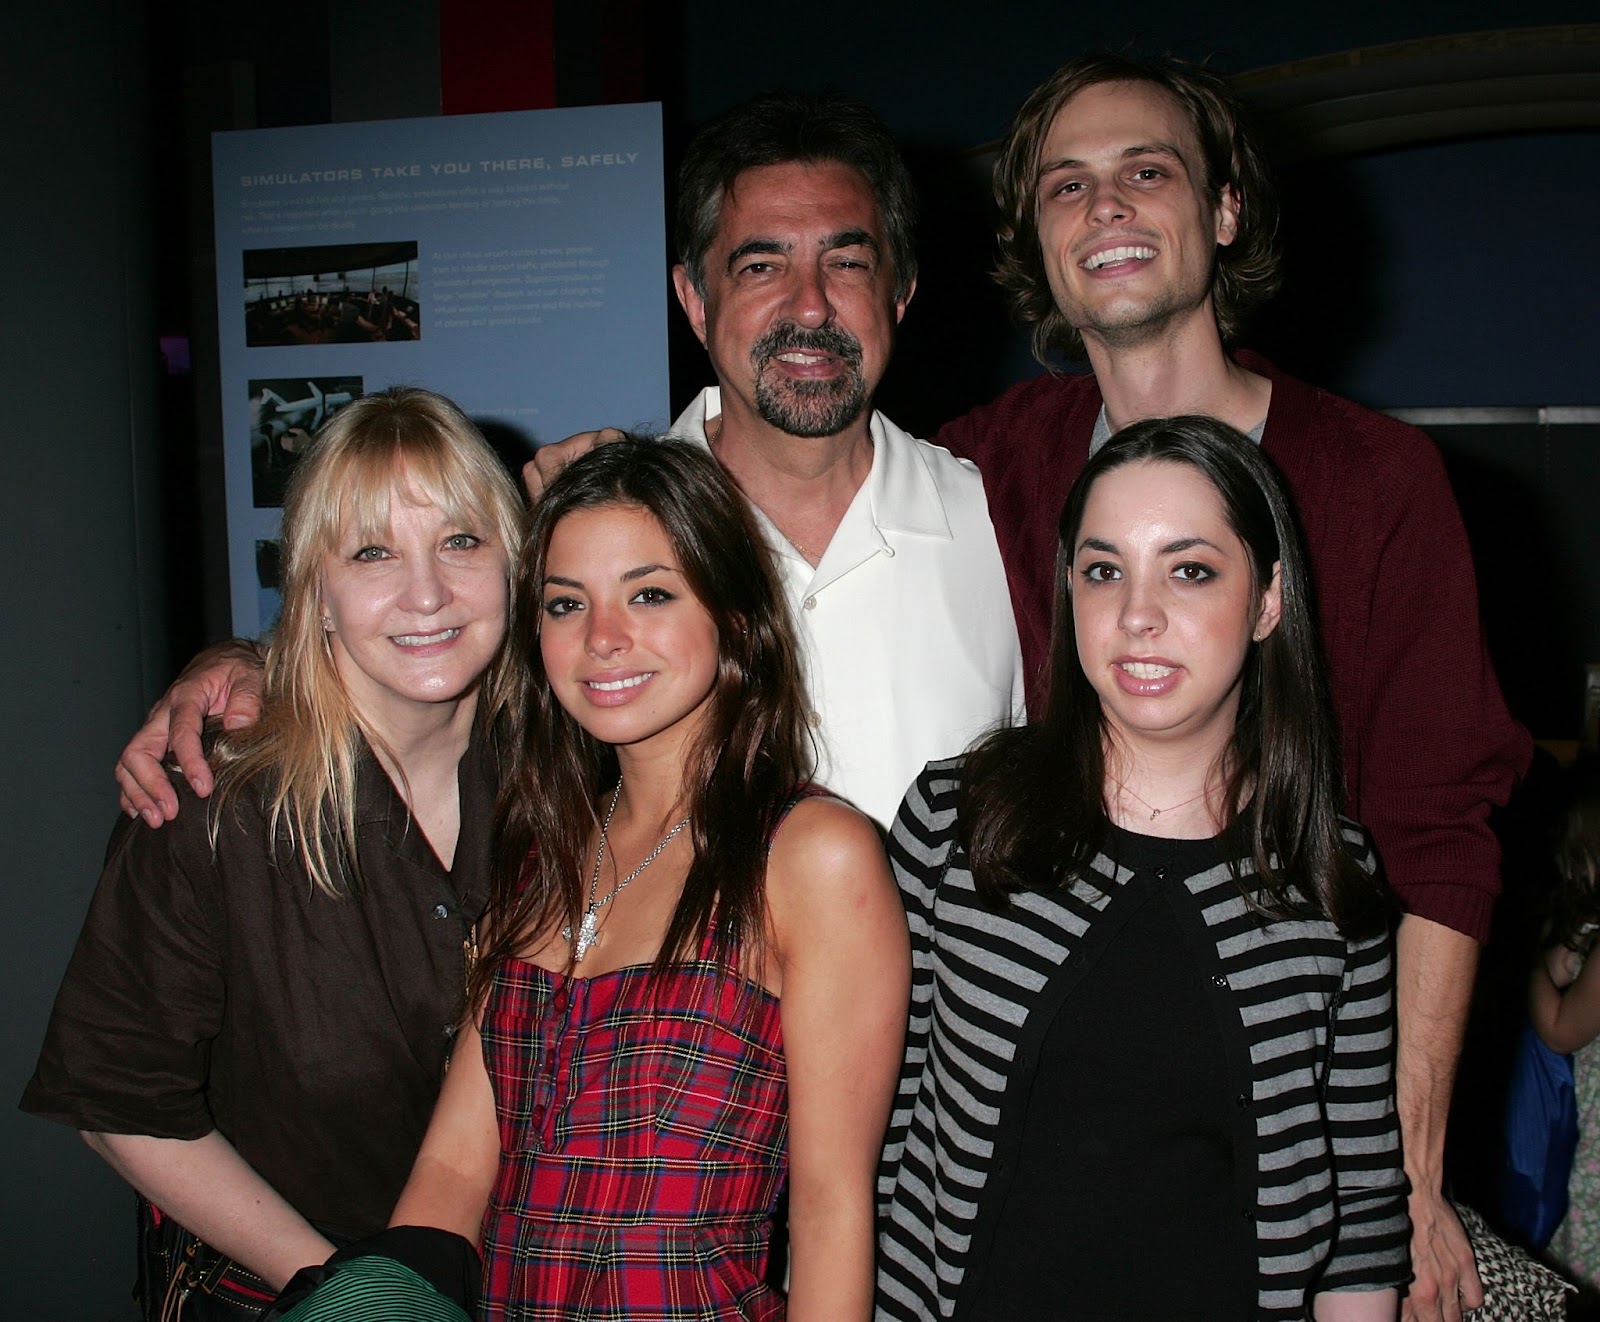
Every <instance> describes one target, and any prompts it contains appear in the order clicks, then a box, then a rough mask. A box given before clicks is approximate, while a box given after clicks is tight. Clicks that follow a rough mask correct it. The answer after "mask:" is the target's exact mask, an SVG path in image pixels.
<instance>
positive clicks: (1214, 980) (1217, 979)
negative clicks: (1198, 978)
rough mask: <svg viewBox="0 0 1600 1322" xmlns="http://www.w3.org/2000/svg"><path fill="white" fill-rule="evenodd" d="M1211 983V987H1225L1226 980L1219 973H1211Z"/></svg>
mask: <svg viewBox="0 0 1600 1322" xmlns="http://www.w3.org/2000/svg"><path fill="white" fill-rule="evenodd" d="M1211 985H1212V986H1213V987H1226V986H1227V985H1228V980H1227V978H1225V977H1224V976H1223V975H1222V974H1220V973H1213V974H1212V975H1211Z"/></svg>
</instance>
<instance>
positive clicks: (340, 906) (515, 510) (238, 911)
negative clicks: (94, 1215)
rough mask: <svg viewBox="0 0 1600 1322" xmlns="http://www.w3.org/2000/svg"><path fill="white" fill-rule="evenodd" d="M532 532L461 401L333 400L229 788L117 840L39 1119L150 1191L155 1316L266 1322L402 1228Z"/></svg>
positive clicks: (446, 1040)
mask: <svg viewBox="0 0 1600 1322" xmlns="http://www.w3.org/2000/svg"><path fill="white" fill-rule="evenodd" d="M523 524H524V517H523V512H522V506H521V501H520V499H519V497H518V495H517V492H516V489H515V487H514V486H513V484H512V482H511V480H510V478H509V476H508V475H507V474H506V472H505V471H504V469H503V468H502V466H501V465H500V463H499V461H498V460H497V459H496V457H495V455H494V453H493V452H492V451H491V450H490V449H489V448H488V446H487V445H486V444H485V442H484V441H483V438H482V437H481V436H480V435H479V434H478V432H477V430H476V429H475V428H474V427H473V426H472V424H471V422H470V421H468V419H467V418H466V417H465V416H464V415H463V414H462V413H461V412H460V410H459V409H457V408H456V407H455V406H454V405H453V404H451V403H450V402H449V401H448V400H446V399H444V398H443V397H441V396H439V395H435V394H432V393H431V392H428V391H425V390H417V389H411V388H398V389H393V390H387V391H383V392H380V393H378V394H374V395H369V396H366V397H364V398H362V399H360V400H358V401H356V402H355V403H353V404H351V405H349V406H348V407H347V408H345V409H343V410H341V411H340V412H339V413H338V414H337V415H336V416H335V417H334V419H333V420H332V421H331V422H330V423H329V424H328V425H327V426H326V427H325V428H324V429H323V430H322V432H321V433H320V434H319V436H318V438H317V441H316V443H315V445H314V447H313V448H312V450H311V451H310V452H309V453H308V454H307V455H306V456H305V457H304V458H303V459H302V460H301V462H300V465H299V468H298V470H297V471H296V473H295V476H294V479H293V482H292V484H291V486H290V490H289V494H288V497H287V499H286V502H285V506H284V524H283V559H284V592H283V613H282V617H281V620H280V622H279V625H278V628H277V631H276V634H275V636H274V639H273V641H272V644H271V646H270V647H269V649H268V652H267V659H266V667H267V669H266V701H265V708H264V711H263V713H262V718H261V720H260V722H259V723H258V724H257V725H255V726H254V727H253V728H251V729H248V730H244V731H240V732H237V733H231V734H228V735H226V736H223V737H222V738H220V739H218V740H217V742H216V743H215V744H214V745H213V747H212V750H211V760H212V765H213V767H214V768H215V769H216V772H217V783H218V788H217V793H216V795H215V797H214V799H213V800H212V802H211V803H210V804H206V803H203V802H201V801H200V800H198V799H195V798H194V796H193V795H192V794H191V793H190V791H189V789H188V787H187V786H186V785H185V784H184V783H183V782H182V780H181V778H179V777H177V776H174V777H173V784H174V788H175V790H176V792H177V793H178V795H179V796H180V800H181V801H182V803H183V807H184V811H183V812H182V813H181V814H180V815H179V817H178V818H177V819H176V821H175V822H174V823H173V824H171V825H169V826H168V827H166V828H165V829H163V830H160V831H155V830H152V829H150V828H149V827H148V826H146V825H144V824H142V823H139V822H128V821H124V822H122V823H120V824H119V826H118V827H117V830H116V831H115V833H114V834H113V837H112V840H111V845H110V848H109V851H108V854H107V861H106V867H105V871H104V873H103V874H102V876H101V879H100V884H99V887H98V889H97V891H96V894H95V898H94V902H93V905H92V907H91V909H90V912H89V916H88V919H87V920H86V922H85V925H84V930H83V933H82V935H81V937H80V938H79V942H78V947H77V950H76V952H75V953H74V955H73V958H72V963H71V965H70V967H69V968H68V971H67V975H66V979H65V981H64V983H63V985H62V988H61V992H60V994H59V996H58V998H57V1002H56V1007H55V1011H54V1014H53V1015H52V1018H51V1022H50V1028H49V1032H48V1036H47V1038H46V1041H45V1045H44V1049H43V1052H42V1054H41V1057H40V1061H39V1066H38V1070H37V1072H36V1074H35V1076H34V1078H33V1081H32V1082H31V1084H30V1085H29V1088H28V1091H27V1093H26V1095H25V1097H24V1100H23V1106H24V1108H25V1109H27V1110H30V1111H33V1112H35V1113H37V1114H40V1115H44V1116H47V1117H49V1118H51V1119H55V1120H59V1121H61V1122H63V1123H66V1124H70V1125H73V1126H75V1127H77V1128H78V1129H80V1130H81V1131H83V1134H84V1137H85V1139H86V1140H87V1141H88V1143H89V1144H90V1146H91V1147H93V1148H94V1149H95V1150H96V1151H97V1152H99V1153H100V1154H101V1155H102V1156H104V1157H105V1158H106V1160H107V1161H108V1162H110V1164H111V1165H112V1166H113V1167H114V1168H115V1169H116V1170H117V1171H118V1173H119V1174H121V1175H122V1176H123V1177H124V1178H125V1179H127V1180H128V1182H129V1183H130V1184H132V1185H133V1186H134V1187H135V1188H136V1189H137V1190H138V1191H139V1193H140V1194H141V1200H140V1222H141V1250H142V1252H141V1264H140V1265H141V1280H142V1288H143V1293H144V1305H145V1310H146V1316H147V1317H150V1318H155V1317H166V1316H174V1315H175V1314H174V1313H173V1312H172V1311H171V1310H172V1309H174V1308H176V1307H178V1306H179V1305H180V1303H181V1306H182V1316H183V1318H184V1319H185V1322H204V1320H206V1319H212V1318H246V1317H252V1318H253V1317H254V1316H255V1315H256V1314H257V1312H258V1311H259V1309H260V1308H261V1306H262V1304H263V1302H265V1301H266V1300H270V1299H271V1298H272V1297H273V1295H274V1294H275V1293H276V1291H277V1289H278V1288H279V1287H281V1286H282V1284H283V1283H284V1281H285V1280H287V1279H288V1277H289V1276H291V1275H292V1274H293V1273H294V1272H295V1270H296V1269H298V1268H300V1267H302V1266H305V1265H307V1264H311V1263H317V1262H321V1261H322V1260H323V1259H324V1258H326V1257H327V1256H328V1254H329V1253H330V1252H331V1251H332V1247H333V1245H334V1244H336V1243H339V1242H343V1241H346V1240H351V1239H357V1238H361V1237H364V1236H366V1235H369V1234H371V1233H373V1232H374V1231H375V1230H377V1229H379V1228H381V1227H382V1226H383V1224H384V1222H385V1221H386V1219H387V1217H388V1214H389V1210H390V1208H391V1206H392V1205H393V1203H394V1200H395V1198H396V1196H397V1195H398V1194H399V1192H400V1189H401V1187H402V1186H403V1185H404V1183H405V1179H406V1173H407V1171H408V1170H409V1168H410V1165H411V1160H412V1157H413V1155H414V1154H415V1151H416V1148H417V1145H418V1143H419V1141H420V1139H421V1137H422V1133H423V1130H424V1128H425V1126H426V1124H427V1120H428V1116H429V1113H430V1111H431V1108H432V1104H433V1101H434V1098H435V1096H436V1095H437V1092H438V1087H439V1081H440V1078H441V1075H442V1072H443V1067H444V1062H445V1057H446V1054H447V1052H448V1049H449V1046H450V1043H451V1040H452V1034H453V1032H454V1026H455V1024H456V1022H457V1021H458V1018H459V1015H460V1010H461V1003H462V1000H461V998H462V992H463V987H464V982H465V977H466V973H467V957H468V955H469V953H470V951H471V948H472V944H473V939H474V936H473V934H474V924H475V922H476V920H477V919H478V917H479V915H480V914H481V912H482V910H483V906H484V904H485V902H486V900H487V897H488V888H489V840H488V838H489V830H488V827H489V821H490V817H491V814H492V810H493V802H494V795H495V782H496V779H497V774H496V768H495V763H496V761H497V759H496V758H495V756H494V755H493V751H492V748H491V745H492V744H493V743H494V741H495V726H496V721H497V718H498V717H499V716H501V714H502V713H503V712H504V710H505V706H506V702H507V698H508V695H509V691H510V687H509V682H510V680H511V678H512V676H510V675H509V674H508V673H507V667H506V663H505V648H504V642H505V637H506V629H507V613H508V610H509V608H510V594H509V591H508V581H509V577H510V572H511V566H512V565H513V564H514V563H515V561H516V558H517V556H518V554H519V552H520V548H521V542H522V537H523Z"/></svg>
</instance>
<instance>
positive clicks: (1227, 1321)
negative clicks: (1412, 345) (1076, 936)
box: [966, 830, 1256, 1322]
mask: <svg viewBox="0 0 1600 1322" xmlns="http://www.w3.org/2000/svg"><path fill="white" fill-rule="evenodd" d="M1107 853H1108V854H1110V855H1112V856H1113V857H1115V859H1116V860H1117V862H1118V863H1120V864H1122V865H1123V866H1124V867H1127V868H1130V869H1132V870H1133V873H1134V875H1133V876H1132V877H1131V878H1129V879H1128V880H1127V881H1126V883H1125V884H1124V885H1123V886H1122V887H1121V888H1120V889H1119V890H1118V891H1117V893H1116V894H1115V895H1113V896H1112V897H1111V898H1110V899H1109V902H1108V903H1107V905H1106V908H1105V909H1104V911H1103V914H1102V916H1101V919H1100V920H1099V921H1098V922H1097V923H1096V925H1095V927H1094V928H1093V929H1092V930H1091V932H1090V934H1089V935H1088V937H1087V939H1086V941H1085V944H1084V946H1083V948H1082V950H1081V951H1080V954H1081V955H1082V956H1083V958H1082V961H1081V962H1078V961H1074V965H1075V967H1074V968H1072V969H1071V971H1070V973H1069V972H1068V971H1067V970H1065V969H1063V970H1061V971H1059V972H1058V973H1057V975H1056V976H1057V977H1061V978H1067V979H1069V981H1070V983H1071V985H1070V987H1069V988H1068V989H1066V994H1065V997H1064V999H1063V1000H1062V1001H1061V1002H1060V1004H1059V1008H1057V1009H1056V1011H1055V1013H1054V1016H1053V1017H1052V1019H1051V1020H1050V1022H1049V1023H1048V1024H1047V1025H1042V1026H1041V1038H1040V1045H1039V1058H1038V1066H1037V1069H1036V1070H1035V1071H1034V1073H1033V1076H1032V1080H1031V1085H1030V1088H1029V1091H1028V1095H1027V1096H1026V1098H1019V1099H1017V1100H1016V1111H1017V1113H1019V1118H1020V1122H1021V1134H1020V1136H1019V1142H1018V1145H1017V1148H1016V1151H1017V1153H1018V1155H1019V1158H1020V1159H1019V1160H1018V1161H1017V1163H1016V1169H1015V1172H1014V1174H1013V1175H1012V1176H1011V1179H1010V1180H1009V1182H1008V1185H1007V1188H1006V1194H1005V1198H1004V1201H1003V1203H1002V1205H1001V1206H1000V1208H999V1209H998V1216H997V1219H996V1222H995V1227H994V1237H993V1241H992V1244H991V1250H990V1254H989V1257H988V1261H987V1263H986V1264H985V1268H984V1270H983V1273H982V1278H981V1280H974V1281H973V1282H972V1283H971V1289H970V1293H968V1294H967V1296H966V1297H967V1298H969V1299H970V1300H971V1301H972V1305H973V1307H972V1309H971V1310H970V1312H968V1313H967V1314H966V1316H968V1317H969V1318H972V1319H975V1320H976V1319H996V1320H998V1319H1006V1320H1007V1322H1023V1320H1024V1319H1046V1318H1049V1319H1064V1318H1071V1319H1078V1320H1080V1322H1088V1320H1089V1319H1096V1320H1098V1319H1105V1320H1107V1322H1112V1320H1115V1322H1124V1320H1126V1319H1138V1318H1145V1319H1179V1318H1184V1319H1208V1320H1210V1319H1215V1320H1217V1322H1235V1320H1236V1319H1238V1318H1241V1317H1249V1316H1252V1315H1253V1312H1254V1308H1255V1302H1256V1260H1255V1243H1254V1238H1253V1235H1252V1233H1251V1227H1250V1224H1249V1222H1248V1220H1247V1219H1246V1218H1245V1217H1244V1216H1243V1215H1242V1213H1244V1212H1246V1211H1247V1210H1248V1209H1249V1208H1251V1207H1252V1206H1253V1205H1254V1193H1255V1189H1254V1152H1253V1151H1250V1152H1245V1153H1241V1152H1240V1151H1239V1150H1238V1145H1237V1144H1236V1142H1235V1137H1236V1134H1237V1131H1238V1129H1239V1106H1238V1103H1237V1098H1238V1096H1239V1094H1240V1092H1241V1090H1248V1088H1249V1070H1248V1063H1249V1062H1248V1054H1247V1053H1243V1044H1242V1041H1241V1030H1240V1027H1239V1022H1238V1015H1237V1012H1235V1011H1233V1010H1232V1008H1231V1007H1230V1006H1228V1005H1226V1004H1220V1003H1217V998H1216V997H1215V996H1214V995H1213V992H1214V990H1215V989H1214V984H1213V983H1212V979H1213V977H1214V976H1215V975H1217V974H1219V973H1220V971H1221V967H1220V963H1219V961H1218V960H1217V955H1216V948H1215V945H1214V943H1213V942H1212V941H1211V940H1210V939H1209V937H1208V936H1207V935H1206V933H1205V931H1204V925H1203V923H1202V922H1201V921H1200V920H1199V918H1198V917H1197V915H1195V914H1194V912H1193V907H1194V906H1193V901H1192V899H1191V898H1190V896H1189V894H1188V892H1187V891H1186V890H1185V889H1184V887H1183V884H1182V881H1181V878H1183V877H1185V876H1188V875H1190V874H1192V873H1194V872H1198V871H1204V870H1206V869H1207V868H1211V867H1215V866H1217V865H1218V864H1220V863H1221V862H1223V852H1222V850H1221V848H1220V847H1219V845H1218V842H1216V841H1214V840H1162V839H1156V838H1153V837H1148V836H1136V835H1133V834H1131V833H1129V832H1126V831H1120V830H1119V831H1114V832H1113V834H1112V838H1111V839H1110V840H1109V841H1108V849H1107ZM1219 1011H1220V1015H1219ZM1230 1048H1231V1050H1230ZM1241 1158H1244V1160H1241Z"/></svg>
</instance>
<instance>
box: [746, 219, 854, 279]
mask: <svg viewBox="0 0 1600 1322" xmlns="http://www.w3.org/2000/svg"><path fill="white" fill-rule="evenodd" d="M817 248H818V251H820V252H836V251H838V250H839V249H840V248H867V249H870V250H871V251H872V252H874V253H878V252H881V251H882V249H883V245H882V244H880V243H879V242H878V240H877V239H876V238H874V237H873V235H872V232H871V231H870V230H864V229H848V230H837V231H835V232H834V233H832V234H829V235H826V236H825V237H824V238H823V239H822V241H821V242H820V243H819V244H818V245H817ZM793 251H794V244H792V243H780V242H779V241H778V240H777V239H746V240H745V241H744V242H743V243H741V244H740V245H739V246H738V247H737V248H735V249H734V250H733V251H732V252H730V253H729V254H728V261H727V266H726V269H727V270H728V271H729V272H732V270H733V268H734V265H735V264H736V263H737V262H739V261H740V260H742V259H743V258H745V257H750V256H753V255H756V254H762V253H772V254H775V255H777V256H785V255H787V254H788V253H792V252H793Z"/></svg>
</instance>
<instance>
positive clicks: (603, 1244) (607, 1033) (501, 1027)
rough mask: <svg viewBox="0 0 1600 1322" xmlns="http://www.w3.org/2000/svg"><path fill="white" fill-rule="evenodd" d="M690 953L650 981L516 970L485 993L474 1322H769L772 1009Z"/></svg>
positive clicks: (775, 1305)
mask: <svg viewBox="0 0 1600 1322" xmlns="http://www.w3.org/2000/svg"><path fill="white" fill-rule="evenodd" d="M709 955H710V947H709V944H708V945H707V946H706V947H705V948H703V949H702V950H701V957H700V959H698V960H697V961H695V962H693V963H687V964H683V965H680V966H678V967H677V968H676V969H674V970H673V971H672V972H671V973H669V974H667V975H665V976H663V977H662V978H660V979H658V980H656V981H654V982H652V980H651V978H650V970H649V968H648V966H635V967H631V968H623V969H617V970H616V971H614V972H612V973H603V974H600V975H599V976H597V977H593V978H583V977H573V978H569V977H566V976H564V975H562V974H559V973H551V972H548V971H547V970H545V969H541V968H539V967H537V966H536V965H533V964H529V963H526V962H523V961H520V960H512V961H510V962H509V963H508V965H507V966H506V968H505V969H504V971H503V972H502V973H501V974H500V975H499V977H498V978H497V979H496V981H495V984H494V989H493V991H492V992H491V993H490V996H489V1001H488V1005H487V1007H486V1008H485V1011H484V1016H483V1025H482V1032H483V1054H484V1061H485V1063H486V1064H487V1066H488V1070H489V1079H490V1081H491V1083H492V1084H493V1087H494V1095H495V1110H496V1113H497V1116H498V1119H499V1125H500V1145H501V1149H502V1151H501V1158H500V1173H499V1175H498V1177H497V1178H496V1181H495V1189H494V1194H493V1196H492V1197H491V1199H490V1203H489V1210H488V1213H487V1215H486V1216H485V1218H484V1230H483V1240H484V1244H483V1257H484V1279H483V1295H482V1302H481V1304H480V1309H479V1313H478V1316H479V1318H480V1319H484V1320H485V1322H499V1320H500V1319H507V1320H510V1319H517V1320H518V1322H542V1320H543V1319H550V1322H556V1319H561V1320H563V1322H566V1320H568V1319H572V1320H574V1322H576V1320H580V1319H581V1320H582V1322H623V1320H624V1319H626V1322H682V1320H685V1319H694V1320H695V1322H712V1320H713V1319H730V1320H731V1319H744V1320H748V1322H782V1318H783V1316H784V1312H785V1304H784V1300H783V1296H782V1295H781V1294H779V1293H777V1292H776V1291H775V1290H773V1288H772V1287H771V1286H769V1285H768V1284H767V1283H766V1280H765V1277H766V1271H767V1252H768V1244H769V1241H770V1239H771V1234H772V1211H773V1205H774V1203H775V1202H776V1201H777V1197H778V1193H779V1190H780V1188H781V1186H782V1184H783V1181H784V1176H785V1174H786V1171H787V1164H788V1163H787V1152H786V1145H787V1139H788V1115H789V1106H788V1085H787V1079H786V1076H785V1072H784V1061H783V1038H782V1034H781V1032H780V1030H779V1019H778V1002H777V1001H776V1000H775V999H774V998H773V997H771V996H770V995H768V994H767V993H766V992H764V991H762V990H760V989H759V988H752V987H751V986H750V985H749V984H747V983H743V982H741V981H739V980H738V979H736V978H728V977H719V976H718V973H719V970H718V966H717V965H716V964H715V963H714V962H713V961H712V960H711V959H710V958H709Z"/></svg>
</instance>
